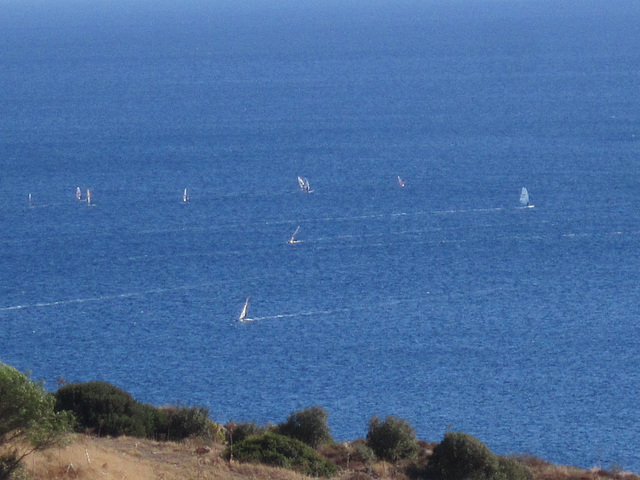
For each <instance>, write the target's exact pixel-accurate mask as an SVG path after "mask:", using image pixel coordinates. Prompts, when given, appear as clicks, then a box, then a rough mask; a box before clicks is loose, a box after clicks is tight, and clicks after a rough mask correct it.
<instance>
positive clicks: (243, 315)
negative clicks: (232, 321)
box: [238, 297, 251, 322]
mask: <svg viewBox="0 0 640 480" xmlns="http://www.w3.org/2000/svg"><path fill="white" fill-rule="evenodd" d="M247 313H249V297H247V299H246V300H245V301H244V306H243V307H242V312H240V316H239V317H238V320H239V321H241V322H249V321H251V319H250V318H247Z"/></svg>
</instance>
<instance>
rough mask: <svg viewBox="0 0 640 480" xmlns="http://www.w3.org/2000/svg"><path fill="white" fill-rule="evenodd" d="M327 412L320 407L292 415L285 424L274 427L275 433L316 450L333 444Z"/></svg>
mask: <svg viewBox="0 0 640 480" xmlns="http://www.w3.org/2000/svg"><path fill="white" fill-rule="evenodd" d="M327 418H328V414H327V411H326V410H325V409H323V408H321V407H311V408H307V409H306V410H301V411H299V412H295V413H292V414H291V415H290V416H289V418H288V419H287V421H286V422H285V423H281V424H279V425H278V426H277V427H276V432H277V433H279V434H281V435H285V436H287V437H291V438H295V439H296V440H300V441H301V442H304V443H306V444H307V445H309V446H310V447H311V448H317V447H318V446H319V445H321V444H323V443H330V442H333V438H332V437H331V433H330V431H329V427H328V425H327Z"/></svg>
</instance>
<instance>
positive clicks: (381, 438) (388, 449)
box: [367, 416, 420, 462]
mask: <svg viewBox="0 0 640 480" xmlns="http://www.w3.org/2000/svg"><path fill="white" fill-rule="evenodd" d="M367 445H369V447H370V448H371V450H373V452H374V453H375V454H376V456H377V457H378V458H380V459H382V460H387V461H389V462H397V461H398V460H402V459H405V458H411V457H414V456H415V455H416V454H417V453H418V451H419V450H420V446H419V445H418V439H417V438H416V434H415V432H414V430H413V428H412V427H411V425H409V424H408V423H407V422H406V421H404V420H402V419H400V418H397V417H393V416H389V417H387V418H386V419H385V421H384V422H383V421H381V420H380V419H379V418H378V417H375V416H374V417H372V418H371V421H370V422H369V433H367Z"/></svg>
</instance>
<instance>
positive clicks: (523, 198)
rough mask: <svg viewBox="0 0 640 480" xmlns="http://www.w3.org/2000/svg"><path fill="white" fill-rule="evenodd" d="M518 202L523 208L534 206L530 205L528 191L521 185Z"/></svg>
mask: <svg viewBox="0 0 640 480" xmlns="http://www.w3.org/2000/svg"><path fill="white" fill-rule="evenodd" d="M520 204H521V205H522V206H523V207H524V208H533V207H534V206H533V205H531V201H530V200H529V191H528V190H527V189H526V188H525V187H522V190H521V191H520Z"/></svg>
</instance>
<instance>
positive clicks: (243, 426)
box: [225, 421, 267, 445]
mask: <svg viewBox="0 0 640 480" xmlns="http://www.w3.org/2000/svg"><path fill="white" fill-rule="evenodd" d="M225 428H226V429H227V433H228V435H229V439H228V440H229V442H230V443H231V445H233V444H235V443H238V442H241V441H243V440H246V439H247V438H249V437H253V436H257V435H264V434H265V433H266V432H267V427H260V426H258V425H257V424H256V422H255V421H253V422H245V423H235V422H229V423H228V424H227V425H226V426H225Z"/></svg>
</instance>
